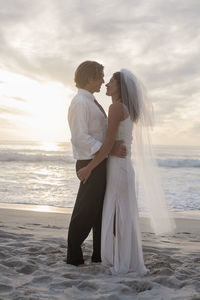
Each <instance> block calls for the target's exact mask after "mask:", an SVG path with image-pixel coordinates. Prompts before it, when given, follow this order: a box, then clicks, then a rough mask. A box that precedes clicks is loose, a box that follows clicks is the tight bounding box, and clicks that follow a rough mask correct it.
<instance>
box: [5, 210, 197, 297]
mask: <svg viewBox="0 0 200 300" xmlns="http://www.w3.org/2000/svg"><path fill="white" fill-rule="evenodd" d="M2 207H3V208H1V209H0V241H1V246H0V300H9V299H12V300H22V299H29V300H41V299H48V300H54V299H63V300H64V299H113V300H114V299H160V300H161V299H162V300H166V299H187V300H188V299H193V300H197V299H200V253H199V249H200V230H199V228H200V215H199V213H198V212H184V213H181V212H177V213H173V214H174V216H175V219H176V224H177V229H176V232H175V233H174V234H171V235H166V236H156V235H155V234H153V233H152V232H150V231H149V222H148V218H147V217H146V216H145V215H144V214H141V217H140V222H141V230H142V239H143V251H144V258H145V263H146V266H147V268H148V269H149V270H150V273H149V274H148V275H146V276H144V277H138V276H136V274H133V273H129V274H126V275H123V276H122V275H121V276H113V275H111V274H110V272H109V270H108V269H106V268H104V267H103V266H101V265H100V264H91V263H90V255H91V251H92V241H91V236H89V237H88V239H87V240H86V242H85V243H84V245H83V249H84V255H85V258H86V263H87V264H88V265H87V266H86V267H82V268H77V267H74V266H70V265H67V264H66V263H65V262H64V260H65V258H66V237H67V229H68V225H69V220H70V213H71V210H70V209H63V210H59V209H57V210H52V211H53V212H39V211H36V210H37V209H36V208H35V211H34V210H32V209H34V207H30V209H31V210H28V209H27V210H25V209H26V208H24V207H22V206H2ZM22 208H23V209H22Z"/></svg>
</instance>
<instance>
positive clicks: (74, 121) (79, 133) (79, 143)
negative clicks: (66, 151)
mask: <svg viewBox="0 0 200 300" xmlns="http://www.w3.org/2000/svg"><path fill="white" fill-rule="evenodd" d="M68 122H69V126H70V130H71V142H72V145H73V146H74V147H75V148H76V149H81V155H80V154H79V155H78V156H79V157H80V156H83V157H87V156H92V155H94V154H95V153H96V152H97V151H98V150H99V149H100V147H101V146H102V143H101V142H100V141H98V140H96V139H95V138H94V137H92V136H91V135H90V134H89V133H88V126H89V124H88V108H87V105H86V104H85V103H84V102H77V103H75V104H74V105H72V106H71V107H70V108H69V111H68Z"/></svg>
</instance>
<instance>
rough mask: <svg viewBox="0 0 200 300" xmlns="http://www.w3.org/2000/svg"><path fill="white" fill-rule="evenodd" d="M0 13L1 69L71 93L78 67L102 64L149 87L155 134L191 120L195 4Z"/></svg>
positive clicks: (13, 7) (49, 7) (196, 75)
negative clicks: (87, 62)
mask: <svg viewBox="0 0 200 300" xmlns="http://www.w3.org/2000/svg"><path fill="white" fill-rule="evenodd" d="M0 6H1V7H2V8H3V9H1V12H0V18H1V29H0V57H1V58H0V66H1V68H4V69H7V70H8V71H10V72H15V73H18V74H22V75H25V76H27V77H29V78H33V79H35V80H38V81H58V82H61V83H63V84H65V85H66V86H68V87H70V88H71V89H74V83H73V74H74V70H75V68H76V67H77V65H78V64H79V63H80V62H82V61H83V60H86V59H94V60H98V61H100V62H102V63H103V64H104V65H105V73H106V76H108V75H109V76H110V75H111V74H112V73H113V72H114V71H116V70H120V69H121V68H122V67H125V68H129V69H130V70H132V71H133V72H135V73H136V74H137V75H138V77H140V78H141V79H142V81H143V82H144V84H145V86H146V87H147V90H148V91H149V94H150V96H151V98H152V99H153V101H154V104H155V110H156V113H157V114H158V115H159V116H158V118H157V119H158V125H159V126H161V127H162V124H163V126H166V124H168V123H169V125H168V126H172V124H174V122H175V121H174V118H176V120H179V121H180V122H181V120H182V117H183V116H184V115H187V114H188V116H190V118H191V122H193V121H192V120H196V115H195V111H194V109H193V106H194V107H195V106H197V103H198V101H199V84H200V71H199V67H198V66H199V62H200V61H199V60H200V59H199V45H200V29H199V28H200V18H199V15H200V4H199V1H196V0H190V1H188V0H180V1H162V0H149V1H145V0H134V1H133V0H127V1H123V0H110V1H109V2H108V1H107V0H99V1H98V2H95V1H93V0H86V1H81V0H74V1H72V0H71V1H65V0H59V1H57V0H49V1H48V2H47V1H45V0H40V1H39V0H35V1H32V2H29V1H28V2H27V1H25V0H16V1H14V2H13V1H11V0H7V1H4V0H0ZM103 99H105V98H104V97H103ZM103 101H104V103H105V105H107V104H106V100H103ZM191 105H192V107H191ZM190 112H192V113H190ZM180 122H179V124H180V125H179V126H181V123H180ZM176 126H178V125H176ZM185 126H186V125H185ZM195 128H196V129H195ZM165 129H166V128H165ZM196 130H198V127H195V126H194V127H191V128H190V133H191V134H192V132H196Z"/></svg>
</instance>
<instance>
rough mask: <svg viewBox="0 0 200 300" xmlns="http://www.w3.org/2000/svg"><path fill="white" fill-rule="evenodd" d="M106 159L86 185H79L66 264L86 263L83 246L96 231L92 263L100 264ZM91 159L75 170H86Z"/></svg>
mask: <svg viewBox="0 0 200 300" xmlns="http://www.w3.org/2000/svg"><path fill="white" fill-rule="evenodd" d="M106 161H107V160H106V159H105V160H104V161H102V162H101V163H100V164H99V165H98V166H97V167H96V168H95V169H94V170H93V171H92V173H91V175H90V177H89V179H88V180H87V182H86V183H85V184H83V183H82V182H81V183H80V186H79V190H78V194H77V198H76V202H75V206H74V209H73V213H72V217H71V221H70V225H69V232H68V251H67V263H68V264H72V265H76V266H77V265H79V264H83V263H84V259H83V253H82V249H81V245H82V243H83V241H84V240H85V239H86V238H87V236H88V235H89V233H90V230H91V229H92V230H93V254H92V261H93V262H101V221H102V209H103V200H104V194H105V189H106ZM89 162H90V160H78V161H77V163H76V171H78V170H79V169H81V168H83V167H85V166H86V165H87V164H88V163H89Z"/></svg>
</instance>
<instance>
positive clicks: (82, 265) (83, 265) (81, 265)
mask: <svg viewBox="0 0 200 300" xmlns="http://www.w3.org/2000/svg"><path fill="white" fill-rule="evenodd" d="M86 266H87V265H86V264H80V265H78V266H77V267H86Z"/></svg>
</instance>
